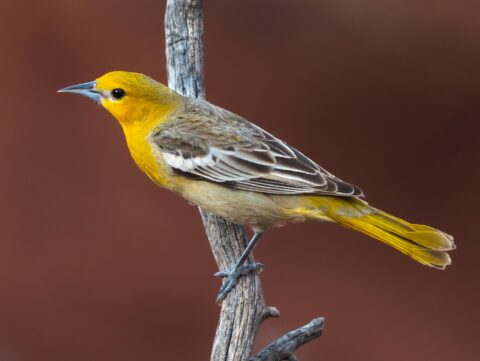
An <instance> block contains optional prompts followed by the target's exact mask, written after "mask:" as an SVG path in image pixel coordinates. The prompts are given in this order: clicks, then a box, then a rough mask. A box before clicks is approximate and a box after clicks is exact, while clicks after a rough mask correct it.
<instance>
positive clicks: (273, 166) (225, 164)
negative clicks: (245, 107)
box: [152, 100, 362, 197]
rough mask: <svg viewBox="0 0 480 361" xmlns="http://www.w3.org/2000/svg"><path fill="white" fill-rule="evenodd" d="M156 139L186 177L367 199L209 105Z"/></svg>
mask: <svg viewBox="0 0 480 361" xmlns="http://www.w3.org/2000/svg"><path fill="white" fill-rule="evenodd" d="M152 137H153V141H154V143H155V144H156V145H157V146H158V147H159V148H160V149H161V151H162V154H163V156H164V158H165V161H166V162H167V164H169V165H170V167H172V169H174V170H175V171H177V172H180V173H182V174H183V175H185V176H190V177H195V178H198V179H204V180H208V181H212V182H216V183H221V184H224V185H226V186H229V187H233V188H236V189H242V190H248V191H252V192H260V193H269V194H322V195H335V196H355V197H356V196H361V195H362V191H361V190H360V188H358V187H356V186H354V185H352V184H349V183H346V182H344V181H342V180H340V179H339V178H337V177H335V176H334V175H333V174H331V173H329V172H327V171H326V170H325V169H323V168H322V167H320V166H319V165H318V164H316V163H315V162H313V161H312V160H310V159H309V158H307V157H306V156H305V155H303V154H302V153H300V152H299V151H297V150H296V149H294V148H292V147H290V146H288V145H287V144H286V143H285V142H283V141H281V140H279V139H277V138H275V137H274V136H273V135H271V134H270V133H267V132H266V131H264V130H263V129H261V128H259V127H257V126H256V125H254V124H252V123H250V122H248V121H246V120H245V119H243V118H241V117H239V116H237V115H235V114H233V113H230V112H228V111H226V110H224V109H221V108H218V107H216V106H214V105H212V104H210V103H208V102H205V101H200V100H191V102H189V103H188V104H187V105H186V108H185V109H184V110H183V112H181V113H177V114H174V115H173V116H172V117H171V119H169V120H168V121H167V122H165V123H164V124H162V126H161V127H160V129H158V130H157V131H156V132H155V133H154V134H153V135H152Z"/></svg>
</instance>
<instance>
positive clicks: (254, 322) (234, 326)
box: [165, 0, 266, 361]
mask: <svg viewBox="0 0 480 361" xmlns="http://www.w3.org/2000/svg"><path fill="white" fill-rule="evenodd" d="M165 36H166V52H167V67H168V85H169V87H170V88H172V89H174V90H176V91H177V92H179V93H181V94H183V95H186V96H190V97H195V98H204V97H205V87H204V75H203V1H202V0H168V1H167V9H166V13H165ZM200 213H201V215H202V220H203V224H204V226H205V231H206V233H207V236H208V239H209V242H210V246H211V248H212V252H213V256H214V257H215V260H216V262H217V264H218V268H219V270H221V271H224V270H227V269H228V268H230V267H231V266H232V265H234V264H235V261H236V260H237V259H238V258H239V257H240V255H241V253H242V251H243V249H244V248H245V244H244V240H243V233H244V230H243V227H240V226H238V225H234V224H232V223H229V222H227V221H225V220H224V219H222V218H220V217H217V216H216V215H214V214H212V213H209V212H207V211H205V210H203V209H200ZM212 300H213V297H212ZM265 313H266V307H265V303H264V300H263V295H262V290H261V287H260V279H259V277H258V275H254V274H252V275H248V276H245V277H242V278H241V280H240V281H239V283H238V284H237V286H236V287H235V288H234V289H233V291H232V292H231V293H230V294H229V295H228V297H227V298H226V299H225V301H223V303H222V308H221V312H220V319H219V322H218V326H217V332H216V335H215V339H214V342H213V348H212V354H211V360H212V361H243V360H247V359H248V358H249V356H250V354H251V349H252V344H253V340H254V339H255V334H256V330H257V328H258V326H259V324H260V321H261V320H262V319H263V317H264V315H265Z"/></svg>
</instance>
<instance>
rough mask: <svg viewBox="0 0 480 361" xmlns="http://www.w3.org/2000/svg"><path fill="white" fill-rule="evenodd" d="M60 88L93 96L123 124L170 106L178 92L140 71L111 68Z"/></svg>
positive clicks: (174, 103) (167, 108)
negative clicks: (98, 75) (76, 83)
mask: <svg viewBox="0 0 480 361" xmlns="http://www.w3.org/2000/svg"><path fill="white" fill-rule="evenodd" d="M59 92H68V93H76V94H80V95H83V96H86V97H87V98H90V99H93V100H94V101H95V102H97V103H98V104H101V105H102V106H103V107H104V108H105V109H107V110H108V111H109V112H110V113H111V114H112V115H113V116H114V117H115V118H116V119H117V120H118V121H119V122H120V124H121V125H122V126H125V125H128V124H132V123H136V122H138V121H143V120H145V119H147V118H148V117H149V116H150V115H151V114H152V112H155V113H157V112H158V113H162V112H163V113H166V112H168V111H170V110H172V109H173V108H174V107H175V106H176V104H177V102H178V100H179V98H180V95H179V94H177V93H175V92H174V91H172V90H171V89H169V88H168V87H166V86H165V85H163V84H161V83H159V82H157V81H155V80H153V79H152V78H149V77H148V76H146V75H143V74H139V73H130V72H126V71H112V72H110V73H107V74H104V75H102V76H101V77H99V78H98V79H96V80H94V81H91V82H88V83H82V84H78V85H73V86H70V87H67V88H64V89H61V90H59Z"/></svg>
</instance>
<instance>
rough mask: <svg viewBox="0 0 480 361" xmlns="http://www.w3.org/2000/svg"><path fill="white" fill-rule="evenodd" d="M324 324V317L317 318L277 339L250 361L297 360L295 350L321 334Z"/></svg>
mask: <svg viewBox="0 0 480 361" xmlns="http://www.w3.org/2000/svg"><path fill="white" fill-rule="evenodd" d="M324 324H325V323H324V319H323V318H316V319H314V320H312V321H311V322H310V323H309V324H307V325H305V326H302V327H300V328H297V329H296V330H293V331H291V332H289V333H287V334H286V335H284V336H282V337H280V338H278V339H276V340H275V341H273V342H272V343H271V344H270V345H268V346H267V347H265V348H264V349H263V350H262V351H260V352H259V353H258V354H257V355H256V356H255V357H253V358H251V359H250V361H282V360H289V361H294V360H296V357H295V356H294V355H293V353H294V352H295V350H296V349H297V348H299V347H300V346H302V345H303V344H304V343H307V342H308V341H311V340H313V339H315V338H317V337H319V336H321V335H322V332H323V326H324Z"/></svg>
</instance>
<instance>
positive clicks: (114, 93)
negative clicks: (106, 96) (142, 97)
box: [112, 88, 125, 99]
mask: <svg viewBox="0 0 480 361" xmlns="http://www.w3.org/2000/svg"><path fill="white" fill-rule="evenodd" d="M124 96H125V90H123V89H120V88H115V89H113V90H112V97H114V98H115V99H122V98H123V97H124Z"/></svg>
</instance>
